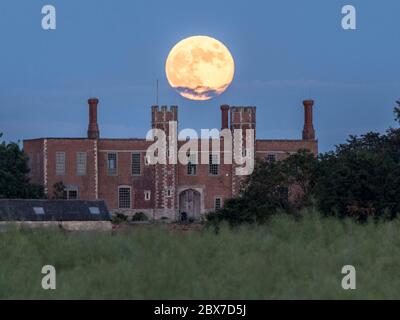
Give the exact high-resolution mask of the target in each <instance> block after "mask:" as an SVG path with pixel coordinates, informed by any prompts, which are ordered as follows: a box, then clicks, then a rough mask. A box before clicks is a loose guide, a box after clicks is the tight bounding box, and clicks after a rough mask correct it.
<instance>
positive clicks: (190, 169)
mask: <svg viewBox="0 0 400 320" xmlns="http://www.w3.org/2000/svg"><path fill="white" fill-rule="evenodd" d="M188 158H189V162H188V164H187V175H188V176H195V175H196V174H197V157H196V155H195V154H189V155H188Z"/></svg>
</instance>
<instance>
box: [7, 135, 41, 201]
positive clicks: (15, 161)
mask: <svg viewBox="0 0 400 320" xmlns="http://www.w3.org/2000/svg"><path fill="white" fill-rule="evenodd" d="M1 137H2V134H0V138H1ZM28 174H29V166H28V157H27V156H26V155H25V153H24V152H23V151H22V150H21V149H20V147H19V145H18V144H17V143H13V142H11V143H6V142H5V141H3V142H1V143H0V198H10V199H16V198H20V199H39V198H43V197H44V192H43V187H42V186H38V185H33V184H31V183H30V181H29V176H28Z"/></svg>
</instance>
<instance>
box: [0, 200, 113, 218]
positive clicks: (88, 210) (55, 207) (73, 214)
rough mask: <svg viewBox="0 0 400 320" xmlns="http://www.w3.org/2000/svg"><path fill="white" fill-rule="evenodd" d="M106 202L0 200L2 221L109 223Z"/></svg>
mask: <svg viewBox="0 0 400 320" xmlns="http://www.w3.org/2000/svg"><path fill="white" fill-rule="evenodd" d="M109 220H111V216H110V213H109V212H108V209H107V206H106V204H105V202H104V201H102V200H101V201H84V200H20V199H16V200H13V199H0V221H109Z"/></svg>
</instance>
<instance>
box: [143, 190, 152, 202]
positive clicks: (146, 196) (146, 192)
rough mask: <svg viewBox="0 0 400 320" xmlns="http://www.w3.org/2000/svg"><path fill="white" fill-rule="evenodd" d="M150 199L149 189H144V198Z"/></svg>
mask: <svg viewBox="0 0 400 320" xmlns="http://www.w3.org/2000/svg"><path fill="white" fill-rule="evenodd" d="M150 199H151V191H150V190H146V191H145V192H144V200H146V201H149V200H150Z"/></svg>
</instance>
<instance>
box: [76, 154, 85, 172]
mask: <svg viewBox="0 0 400 320" xmlns="http://www.w3.org/2000/svg"><path fill="white" fill-rule="evenodd" d="M80 156H83V157H82V158H81V157H80ZM86 174H87V152H84V151H79V152H77V153H76V175H77V176H86Z"/></svg>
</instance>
